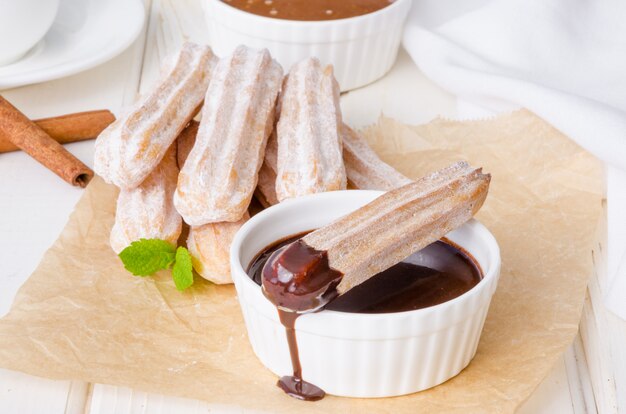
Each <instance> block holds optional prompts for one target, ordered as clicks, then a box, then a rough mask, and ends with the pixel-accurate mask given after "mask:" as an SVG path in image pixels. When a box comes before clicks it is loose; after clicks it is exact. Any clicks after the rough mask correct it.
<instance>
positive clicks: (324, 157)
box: [276, 58, 346, 201]
mask: <svg viewBox="0 0 626 414" xmlns="http://www.w3.org/2000/svg"><path fill="white" fill-rule="evenodd" d="M280 105H281V109H280V118H279V120H278V124H277V137H278V157H277V170H276V194H277V196H278V199H279V200H281V201H282V200H285V199H287V198H292V197H298V196H302V195H306V194H313V193H319V192H323V191H332V190H343V189H345V188H346V171H345V168H344V165H343V159H342V147H341V125H342V123H341V108H340V107H339V86H338V84H337V81H336V80H335V77H334V75H333V69H332V66H326V67H322V65H321V64H320V62H319V61H318V60H317V59H315V58H308V59H305V60H303V61H301V62H298V63H296V64H295V65H294V66H293V67H292V68H291V70H290V72H289V74H288V75H287V76H286V77H285V80H284V82H283V90H282V92H281V98H280Z"/></svg>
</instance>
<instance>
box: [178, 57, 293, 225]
mask: <svg viewBox="0 0 626 414" xmlns="http://www.w3.org/2000/svg"><path fill="white" fill-rule="evenodd" d="M281 79H282V68H281V66H280V65H279V64H278V63H277V62H276V61H274V60H273V59H272V58H271V56H270V54H269V53H268V51H267V50H254V49H250V48H247V47H245V46H239V47H237V49H236V50H235V52H234V53H233V54H232V55H230V56H228V57H226V58H223V59H221V60H220V61H219V62H218V64H217V65H216V66H215V69H214V72H213V77H212V80H211V83H210V84H209V88H208V90H207V92H206V97H205V102H204V107H203V109H202V119H201V121H200V129H199V130H198V134H197V136H196V143H195V145H194V146H193V148H192V149H191V152H190V153H189V156H188V158H187V160H186V161H185V165H184V166H183V168H182V170H181V172H180V175H179V177H178V186H177V188H176V193H175V196H174V204H175V205H176V208H177V209H178V211H179V212H180V213H181V215H182V216H183V218H184V219H185V221H186V222H187V223H189V224H190V225H192V226H200V225H203V224H207V223H216V222H221V221H238V220H239V219H241V217H242V216H243V215H244V213H245V212H246V210H247V208H248V204H249V203H250V199H251V198H252V194H253V192H254V189H255V187H256V184H257V174H258V172H259V168H260V167H261V163H262V162H263V153H264V151H265V146H266V143H267V138H268V136H269V134H270V132H271V129H272V127H273V120H274V107H275V103H276V97H277V95H278V91H279V89H280V82H281Z"/></svg>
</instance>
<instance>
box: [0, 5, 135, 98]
mask: <svg viewBox="0 0 626 414" xmlns="http://www.w3.org/2000/svg"><path fill="white" fill-rule="evenodd" d="M144 18H145V11H144V7H143V2H142V1H141V0H61V4H60V6H59V12H58V14H57V17H56V19H55V21H54V23H53V25H52V28H51V29H50V31H49V32H48V33H47V34H46V36H45V37H44V38H43V40H42V41H41V42H39V43H38V44H37V45H36V46H35V47H34V48H33V49H32V50H30V51H29V52H28V53H27V54H26V55H25V56H24V57H23V58H22V59H20V60H18V61H17V62H15V63H11V64H9V65H6V66H0V89H7V88H13V87H16V86H21V85H28V84H31V83H37V82H43V81H47V80H51V79H57V78H61V77H63V76H68V75H73V74H75V73H78V72H80V71H83V70H86V69H90V68H92V67H94V66H96V65H99V64H100V63H102V62H105V61H107V60H109V59H111V58H112V57H114V56H115V55H117V54H119V53H120V52H122V51H123V50H124V49H126V48H127V47H128V46H130V44H131V43H132V42H133V41H134V40H135V39H136V38H137V36H138V35H139V33H140V31H141V28H142V27H143V22H144Z"/></svg>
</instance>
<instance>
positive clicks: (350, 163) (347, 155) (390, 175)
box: [342, 124, 411, 191]
mask: <svg viewBox="0 0 626 414" xmlns="http://www.w3.org/2000/svg"><path fill="white" fill-rule="evenodd" d="M342 139H343V161H344V163H345V165H346V174H347V175H348V183H349V184H350V185H351V186H352V187H354V188H358V189H360V190H385V191H387V190H393V189H394V188H398V187H402V186H403V185H406V184H409V183H410V182H411V179H410V178H408V177H406V176H404V175H403V174H402V173H400V172H399V171H398V170H396V169H395V168H393V167H392V166H391V165H389V164H387V163H385V162H384V161H383V160H381V159H380V158H379V157H378V155H376V153H375V152H374V150H372V148H370V146H369V145H368V144H367V141H365V139H363V138H362V137H361V136H360V135H359V134H357V133H356V131H354V130H353V129H352V128H350V127H349V126H348V125H346V124H343V128H342Z"/></svg>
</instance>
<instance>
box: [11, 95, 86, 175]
mask: <svg viewBox="0 0 626 414" xmlns="http://www.w3.org/2000/svg"><path fill="white" fill-rule="evenodd" d="M0 138H1V139H3V140H6V141H10V142H12V143H13V144H14V145H15V146H16V147H18V148H20V149H21V150H23V151H24V152H26V153H28V154H29V155H30V156H31V157H33V158H34V159H35V160H37V161H38V162H39V163H41V164H42V165H44V166H45V167H46V168H48V169H49V170H50V171H52V172H54V173H55V174H57V175H58V176H59V177H61V178H62V179H64V180H65V181H67V182H68V183H70V184H72V185H78V186H81V187H85V186H87V183H88V182H89V180H91V178H92V177H93V171H92V170H91V169H90V168H89V167H87V166H86V165H85V164H83V163H82V162H81V161H80V160H79V159H78V158H76V157H74V156H73V155H72V154H70V153H69V152H68V151H67V150H66V149H65V148H63V146H62V145H61V144H59V143H58V142H56V141H55V140H54V139H53V138H52V137H50V135H48V134H47V133H46V132H45V131H44V130H43V129H41V128H40V127H39V126H37V124H35V123H34V122H32V121H31V120H30V119H28V117H26V115H24V114H23V113H21V112H20V111H19V110H18V109H17V108H15V107H14V106H13V105H11V103H9V101H7V100H6V99H4V98H3V97H2V96H0Z"/></svg>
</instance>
